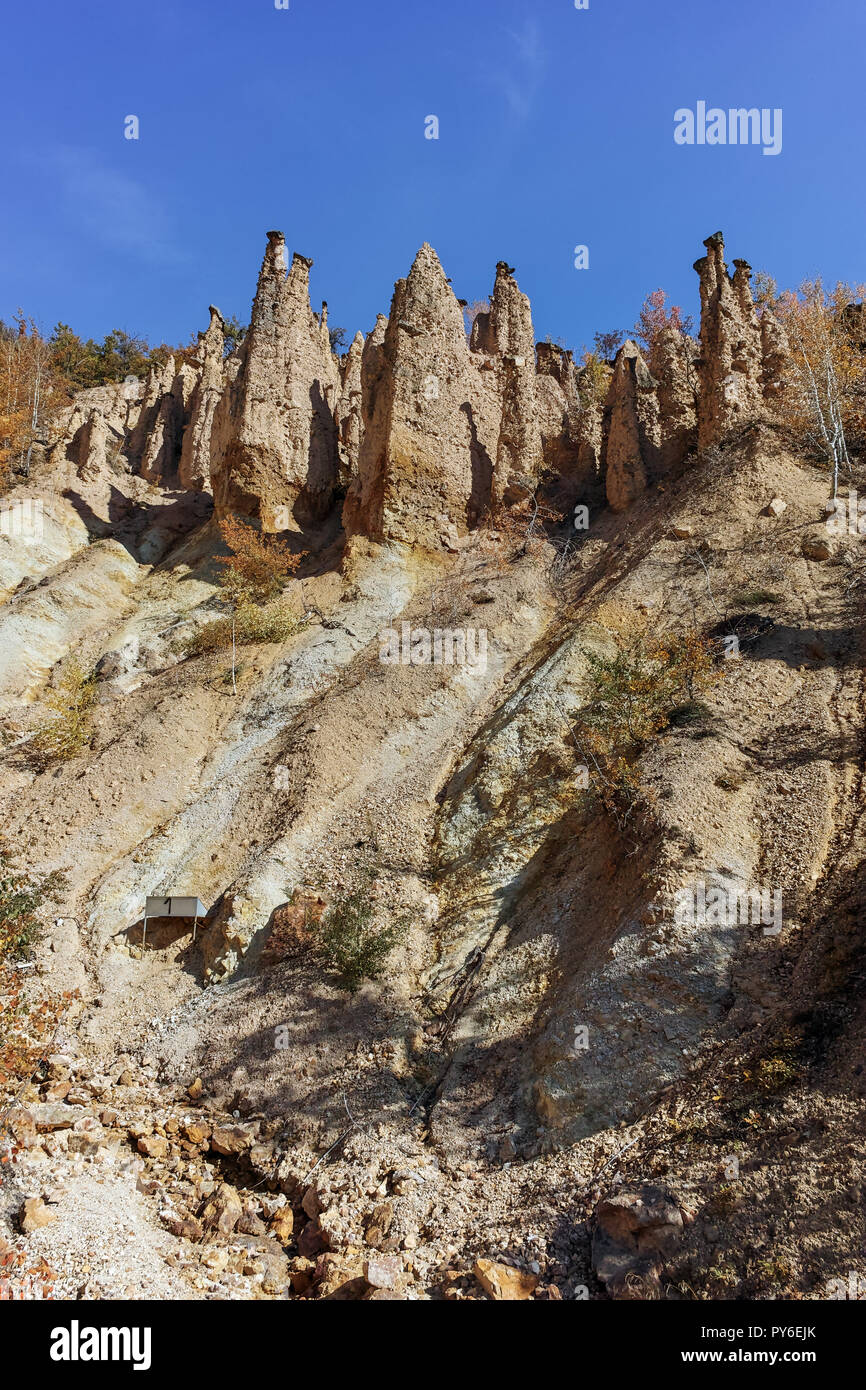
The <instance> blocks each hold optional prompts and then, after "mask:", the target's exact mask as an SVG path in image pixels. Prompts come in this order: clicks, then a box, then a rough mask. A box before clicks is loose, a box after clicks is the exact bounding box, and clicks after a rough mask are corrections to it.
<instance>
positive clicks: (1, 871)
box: [0, 844, 70, 1089]
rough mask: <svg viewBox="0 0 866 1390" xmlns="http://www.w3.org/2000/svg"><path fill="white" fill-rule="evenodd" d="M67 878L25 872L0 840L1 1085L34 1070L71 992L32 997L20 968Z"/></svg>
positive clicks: (6, 1084)
mask: <svg viewBox="0 0 866 1390" xmlns="http://www.w3.org/2000/svg"><path fill="white" fill-rule="evenodd" d="M65 881H66V875H65V874H64V873H63V872H62V871H59V870H55V871H54V872H53V873H50V874H45V875H38V874H28V873H25V872H24V871H23V870H22V869H20V868H18V867H17V866H16V865H15V863H14V861H13V859H12V856H11V855H10V853H9V851H8V849H7V848H6V846H5V845H3V844H0V1089H7V1088H8V1087H10V1086H14V1085H15V1084H16V1083H18V1082H20V1081H23V1080H26V1079H27V1078H28V1077H29V1076H30V1075H31V1073H32V1071H33V1069H34V1067H35V1065H36V1061H37V1059H38V1057H39V1056H40V1054H41V1052H42V1050H43V1048H44V1046H45V1043H46V1041H48V1040H49V1039H50V1038H51V1037H52V1036H53V1034H54V1032H55V1030H56V1027H57V1023H58V1020H59V1018H60V1015H61V1013H62V1011H63V1009H64V1007H65V1004H66V1002H67V1001H68V999H69V997H70V996H68V995H63V996H59V997H53V996H42V997H39V998H36V997H30V996H29V995H28V993H27V990H26V988H25V977H24V975H23V974H21V973H20V971H19V970H18V969H17V968H16V967H17V966H18V965H20V964H21V963H22V962H24V961H26V960H27V958H28V956H29V955H30V953H31V951H32V949H33V947H34V946H35V944H36V942H37V941H38V939H39V936H40V933H41V930H42V923H41V920H40V916H39V913H40V909H42V908H43V907H44V906H45V904H46V902H47V901H48V900H49V899H52V898H56V897H57V896H58V894H59V893H60V892H61V890H62V889H63V887H64V884H65Z"/></svg>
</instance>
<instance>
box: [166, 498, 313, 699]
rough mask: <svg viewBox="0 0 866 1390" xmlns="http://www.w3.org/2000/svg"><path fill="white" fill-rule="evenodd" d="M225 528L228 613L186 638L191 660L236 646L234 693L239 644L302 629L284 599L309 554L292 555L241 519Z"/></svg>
mask: <svg viewBox="0 0 866 1390" xmlns="http://www.w3.org/2000/svg"><path fill="white" fill-rule="evenodd" d="M219 530H220V535H221V536H222V539H223V540H224V541H225V544H226V545H227V547H228V550H229V553H228V555H224V556H220V557H218V560H217V563H218V564H219V566H220V576H219V584H220V589H221V597H222V601H223V604H224V607H225V609H226V610H227V611H226V613H225V615H224V616H223V617H219V618H217V619H216V620H215V621H213V622H210V623H207V624H206V625H205V626H204V627H200V628H198V629H197V630H196V631H195V632H194V633H193V634H192V635H191V636H190V637H188V638H186V639H184V641H183V643H182V648H183V651H184V654H185V655H187V656H200V655H202V654H204V653H207V652H217V651H221V650H224V649H227V648H231V653H232V666H231V672H232V689H233V690H234V691H237V647H238V645H245V644H249V643H253V642H282V641H285V639H286V638H287V637H289V636H290V635H291V633H292V632H294V630H295V628H296V626H297V618H296V617H295V615H294V614H293V613H292V612H291V611H290V609H289V608H288V607H287V606H286V604H285V603H284V602H281V595H282V593H283V591H284V589H285V587H286V584H287V583H288V581H289V580H290V579H291V577H292V575H293V574H294V573H295V570H296V569H297V568H298V565H299V564H300V562H301V560H302V559H303V554H299V555H294V554H292V551H291V549H290V547H289V545H288V543H287V542H286V541H283V540H280V539H279V538H278V537H276V536H267V535H263V534H262V533H261V532H260V531H258V530H257V529H256V528H255V527H254V526H250V525H248V524H247V523H246V522H243V521H240V520H238V518H237V517H230V518H228V519H227V520H225V521H221V522H220V524H219Z"/></svg>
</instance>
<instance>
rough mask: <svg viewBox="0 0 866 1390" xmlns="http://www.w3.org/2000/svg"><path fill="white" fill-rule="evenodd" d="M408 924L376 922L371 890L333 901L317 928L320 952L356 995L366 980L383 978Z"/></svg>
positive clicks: (357, 892) (317, 941) (362, 888)
mask: <svg viewBox="0 0 866 1390" xmlns="http://www.w3.org/2000/svg"><path fill="white" fill-rule="evenodd" d="M406 929H407V923H406V921H405V919H403V918H399V919H398V920H397V921H396V922H394V923H392V924H391V925H390V926H379V925H378V924H377V922H376V908H375V903H374V902H373V901H372V900H371V898H370V890H369V887H368V886H364V887H361V888H356V889H354V890H353V891H352V892H348V893H344V894H342V895H341V896H340V897H337V898H335V899H334V901H333V902H332V903H331V905H330V907H329V908H328V910H327V912H325V914H324V916H323V917H322V919H321V921H320V922H318V923H317V924H316V926H315V937H316V943H317V946H318V948H319V951H320V952H321V954H322V955H323V956H324V958H325V960H326V961H327V962H328V964H329V965H331V966H333V968H334V969H335V970H337V971H339V973H340V975H341V976H342V977H343V980H344V981H345V983H346V986H347V988H348V989H350V990H351V991H352V993H354V992H355V990H356V989H358V987H359V986H360V985H361V984H362V983H363V981H364V980H374V979H376V977H377V976H378V975H381V973H382V970H383V969H384V967H385V962H386V960H387V958H388V956H389V955H390V954H391V952H392V951H393V949H394V947H395V946H398V945H399V944H400V942H401V941H402V940H403V939H404V937H405V935H406Z"/></svg>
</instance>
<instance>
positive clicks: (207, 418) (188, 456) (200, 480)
mask: <svg viewBox="0 0 866 1390" xmlns="http://www.w3.org/2000/svg"><path fill="white" fill-rule="evenodd" d="M224 346H225V324H224V323H223V318H222V315H221V314H220V311H219V309H215V308H214V306H213V305H211V306H210V323H209V324H208V327H207V329H206V330H205V332H204V333H201V334H199V345H198V354H197V366H198V377H197V379H196V382H195V386H194V388H193V392H192V397H191V399H190V404H189V424H188V425H187V427H186V429H185V431H184V435H183V445H182V447H181V454H180V464H179V467H178V481H179V483H180V485H181V487H187V488H192V489H193V490H194V491H196V492H203V491H206V490H208V489H209V488H210V446H211V431H212V429H213V419H214V414H215V412H216V408H217V404H218V402H219V398H220V396H221V394H222V391H223V388H224V384H225V379H224V375H223V351H224Z"/></svg>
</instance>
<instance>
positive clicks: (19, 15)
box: [0, 0, 866, 347]
mask: <svg viewBox="0 0 866 1390" xmlns="http://www.w3.org/2000/svg"><path fill="white" fill-rule="evenodd" d="M864 40H866V4H864V0H820V3H812V0H728V3H727V4H723V5H708V4H704V3H701V0H655V3H651V2H650V0H589V7H588V8H587V9H585V10H578V9H576V8H575V3H574V0H435V3H433V0H289V8H288V9H286V10H278V9H276V7H275V3H274V0H171V3H169V0H147V3H143V2H142V0H140V2H139V3H133V2H132V0H96V3H93V2H92V0H90V2H89V0H78V3H64V2H63V0H27V2H26V3H23V4H16V5H12V4H10V5H8V6H7V7H6V12H5V15H4V20H3V53H2V58H0V64H2V103H0V110H2V132H0V163H2V182H0V187H2V190H3V212H2V221H0V317H3V318H5V319H7V320H8V319H9V318H10V316H11V314H12V312H13V311H14V310H15V309H16V308H17V307H18V306H19V305H20V306H21V307H22V308H23V309H24V310H25V312H26V313H28V314H30V315H33V316H34V317H35V318H36V319H37V321H38V322H39V323H40V324H41V325H42V326H43V327H44V328H46V329H50V328H51V327H52V326H53V325H54V323H56V322H57V321H58V320H64V321H66V322H68V323H70V324H71V325H72V326H73V327H74V328H75V329H76V330H77V331H78V332H79V333H81V334H82V335H83V336H89V335H93V336H97V337H101V336H103V334H104V333H105V332H107V331H108V330H109V329H111V328H113V327H121V328H125V329H126V330H127V331H129V332H132V333H136V334H142V335H144V336H146V337H148V338H150V339H151V340H152V341H162V340H167V341H185V340H186V339H187V338H188V337H189V334H190V333H191V332H192V331H193V330H196V329H200V328H204V327H206V324H207V306H208V304H209V303H214V304H216V305H218V307H219V308H220V309H221V310H222V311H223V313H224V314H226V315H229V314H232V313H236V314H238V316H239V317H240V318H241V319H242V320H243V321H245V322H246V321H247V318H248V314H249V306H250V302H251V299H252V295H253V293H254V290H255V282H256V276H257V274H258V268H259V264H260V261H261V257H262V254H263V251H264V247H265V233H266V231H268V229H270V228H272V227H276V228H279V229H281V230H282V231H284V232H285V235H286V240H287V242H288V244H289V249H290V251H291V250H298V251H301V252H303V253H304V254H305V255H309V256H312V257H313V258H314V259H315V267H314V270H313V273H312V278H311V291H312V296H313V303H314V307H318V301H319V300H321V299H322V298H325V299H327V300H328V302H329V306H330V315H331V324H332V325H335V324H340V325H344V326H345V327H346V328H347V329H348V330H349V332H350V334H351V333H353V332H354V331H355V330H356V329H357V328H362V329H364V330H365V331H368V330H369V329H370V327H371V326H372V324H373V323H374V321H375V315H376V313H377V312H378V311H383V312H387V310H388V306H389V303H390V298H391V293H392V289H393V283H394V281H395V279H397V278H398V277H399V276H401V275H405V273H406V272H407V270H408V268H409V265H410V264H411V262H412V259H413V256H414V254H415V251H416V250H417V248H418V246H419V245H420V244H421V243H422V242H423V241H425V240H426V241H430V242H431V243H432V244H433V246H435V248H436V250H437V251H438V252H439V255H440V257H441V259H442V262H443V264H444V266H445V270H446V274H448V275H449V276H451V278H452V280H453V283H454V289H455V291H456V293H457V294H458V296H460V297H463V298H467V299H470V300H471V299H475V298H480V297H483V296H486V295H487V294H488V293H489V292H490V289H491V287H492V283H493V275H494V268H495V264H496V261H497V260H500V259H504V260H507V261H509V262H510V264H512V265H513V266H515V267H516V272H517V279H518V282H519V284H520V286H521V288H522V289H524V290H525V291H526V292H527V293H528V294H529V295H530V297H531V299H532V305H533V314H534V320H535V328H536V335H537V337H539V338H541V337H545V336H547V335H548V334H549V335H551V336H552V337H554V338H562V339H563V340H564V341H565V342H566V343H567V344H568V345H569V346H573V347H579V346H580V345H581V343H584V342H587V343H588V342H590V341H591V339H592V335H593V333H594V332H595V331H596V329H602V330H607V329H612V328H619V327H626V326H629V325H631V324H632V323H633V322H634V319H635V317H636V315H637V312H638V309H639V307H640V304H641V301H642V299H643V298H644V296H645V295H646V294H647V293H648V292H649V291H651V290H653V289H655V288H657V287H658V286H662V287H663V288H664V289H665V290H667V291H668V293H669V294H670V295H671V296H672V298H673V299H674V300H675V301H678V302H680V303H681V304H682V305H683V307H684V308H685V309H686V310H688V311H691V312H695V311H696V309H697V276H696V275H695V273H694V271H693V270H692V268H691V267H692V262H693V261H694V260H695V259H696V258H697V257H698V256H699V255H701V254H703V250H702V246H701V243H702V241H703V239H704V237H706V236H708V235H709V234H710V233H711V232H714V231H716V230H717V229H722V230H723V231H724V233H725V236H726V240H727V248H728V255H729V257H734V256H744V257H745V258H746V259H748V260H749V261H750V262H751V264H752V265H753V266H755V268H761V269H766V270H769V271H770V272H771V273H773V274H774V275H775V276H776V277H777V279H778V280H779V282H780V284H791V283H796V282H798V281H799V280H801V279H802V278H803V277H804V276H806V275H812V274H815V273H816V272H819V271H820V272H822V273H823V274H824V275H825V277H827V278H828V279H831V280H834V281H835V280H836V279H837V278H842V279H852V280H861V279H866V247H864V227H866V217H864V213H866V177H864V147H866V139H864V137H866V101H864V86H866V83H864V71H866V69H864V57H866V43H864ZM699 101H704V102H706V103H707V106H708V107H715V106H717V107H720V108H723V109H725V110H727V109H728V108H730V107H740V106H743V107H758V108H767V109H768V110H774V109H775V108H781V110H782V112H783V127H782V129H783V142H782V150H781V153H779V154H778V155H765V154H764V153H763V150H762V148H761V147H760V146H755V145H724V146H720V145H715V146H713V145H707V144H704V145H697V144H695V145H691V146H685V145H677V144H676V143H675V141H674V112H675V111H676V110H677V109H679V108H686V107H690V108H692V109H695V108H696V107H697V103H698V102H699ZM129 115H135V116H137V117H138V120H139V139H138V140H127V139H125V138H124V120H125V118H126V117H127V116H129ZM430 115H435V116H437V117H438V120H439V138H438V140H432V139H426V138H425V118H426V117H428V116H430ZM576 245H586V246H587V247H588V248H589V269H588V270H576V269H575V268H574V248H575V246H576Z"/></svg>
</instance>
